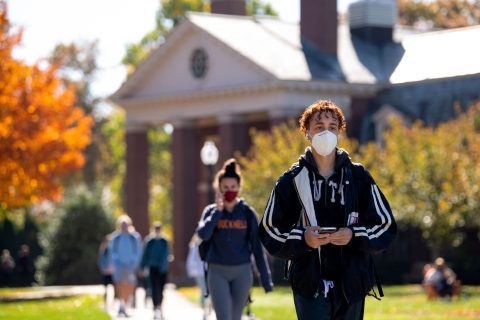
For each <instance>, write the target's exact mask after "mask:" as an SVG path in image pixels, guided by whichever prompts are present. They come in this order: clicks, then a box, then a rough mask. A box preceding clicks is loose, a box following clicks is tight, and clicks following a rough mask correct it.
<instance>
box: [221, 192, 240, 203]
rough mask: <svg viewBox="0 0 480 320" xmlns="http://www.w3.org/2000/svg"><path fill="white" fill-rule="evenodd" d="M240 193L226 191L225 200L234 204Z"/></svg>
mask: <svg viewBox="0 0 480 320" xmlns="http://www.w3.org/2000/svg"><path fill="white" fill-rule="evenodd" d="M237 194H238V191H225V193H224V194H223V199H225V201H227V202H232V201H233V200H235V198H236V197H237Z"/></svg>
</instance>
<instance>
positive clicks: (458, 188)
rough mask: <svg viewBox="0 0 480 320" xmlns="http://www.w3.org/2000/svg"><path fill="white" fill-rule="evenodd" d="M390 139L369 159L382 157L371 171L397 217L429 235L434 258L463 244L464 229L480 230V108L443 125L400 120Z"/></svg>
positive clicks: (371, 150) (387, 135) (369, 154)
mask: <svg viewBox="0 0 480 320" xmlns="http://www.w3.org/2000/svg"><path fill="white" fill-rule="evenodd" d="M384 141H385V146H384V148H383V149H380V148H378V147H373V146H369V149H368V151H365V150H367V149H365V150H364V152H363V156H365V157H370V158H372V157H373V156H374V157H376V160H375V161H374V162H372V163H371V165H370V167H369V169H370V171H371V172H372V173H373V174H374V176H376V177H377V180H378V181H377V182H378V183H379V184H381V187H382V190H383V192H384V193H385V195H386V197H387V198H388V199H389V201H390V204H391V207H392V209H393V212H394V215H395V217H396V218H397V219H398V220H400V221H404V222H407V223H409V224H411V225H413V226H416V227H419V228H420V229H421V230H422V231H423V236H424V238H425V239H426V240H427V244H428V246H429V247H430V249H431V251H432V256H433V257H436V256H438V254H439V253H440V252H441V251H442V249H444V248H446V247H448V246H451V245H453V246H459V245H460V244H461V243H462V240H463V238H464V236H465V235H464V233H463V232H462V227H464V226H466V225H467V226H471V227H474V226H480V218H479V216H478V209H479V207H480V202H479V198H480V192H479V186H480V178H479V177H480V175H479V173H480V169H479V164H480V163H479V159H480V158H479V143H480V104H479V103H477V104H476V105H475V106H473V107H471V108H470V109H469V110H468V111H467V112H466V113H462V114H460V113H459V114H458V116H457V118H455V119H452V120H449V121H447V122H445V123H441V124H439V125H438V126H437V127H431V126H425V125H424V124H423V123H422V122H420V121H419V122H416V123H414V124H413V125H412V126H410V127H405V126H404V125H403V123H402V122H401V121H400V120H399V119H394V120H392V123H391V129H390V130H389V131H387V132H386V133H385V136H384Z"/></svg>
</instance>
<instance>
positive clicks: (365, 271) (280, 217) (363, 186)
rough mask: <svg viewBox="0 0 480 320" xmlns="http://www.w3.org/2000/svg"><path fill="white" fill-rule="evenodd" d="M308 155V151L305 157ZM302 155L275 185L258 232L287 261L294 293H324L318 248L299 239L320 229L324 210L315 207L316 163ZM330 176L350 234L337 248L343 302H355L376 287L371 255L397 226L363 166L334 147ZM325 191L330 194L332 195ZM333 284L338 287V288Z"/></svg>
mask: <svg viewBox="0 0 480 320" xmlns="http://www.w3.org/2000/svg"><path fill="white" fill-rule="evenodd" d="M308 152H310V151H309V150H308V149H307V156H308ZM307 158H308V157H305V156H302V157H300V159H299V162H298V163H295V164H294V165H293V166H292V167H291V168H290V169H289V170H287V171H286V172H285V173H284V174H283V175H282V176H281V177H280V178H279V179H278V181H277V183H276V185H275V187H274V188H273V190H272V193H271V195H270V198H269V200H268V203H267V206H266V209H265V213H264V215H263V218H262V221H261V222H260V226H259V230H258V234H259V237H260V240H261V241H262V243H263V245H264V246H265V248H266V249H267V251H268V252H269V253H270V254H271V255H273V256H275V257H278V258H281V259H286V260H290V263H289V264H288V272H287V277H288V281H289V283H290V284H291V286H292V289H293V290H294V291H295V292H298V293H300V294H302V295H304V296H315V295H316V294H318V293H319V292H321V291H322V290H323V281H322V279H323V278H324V277H323V276H322V275H321V271H320V270H321V267H320V261H323V259H322V247H324V246H321V247H320V248H319V249H318V250H315V249H312V248H310V247H309V246H308V245H307V244H306V242H305V237H304V232H305V229H306V228H307V227H308V226H317V225H321V223H319V222H320V221H322V220H324V218H323V215H325V214H326V213H325V212H319V211H321V210H319V209H318V208H319V207H318V206H316V205H315V203H314V198H315V196H314V192H315V190H314V187H313V183H314V181H313V179H314V178H313V177H314V176H315V175H318V170H317V168H316V166H315V165H312V164H311V162H312V161H310V163H309V161H307ZM334 171H335V173H334V174H335V175H340V183H339V184H338V183H337V185H336V186H335V185H331V186H330V192H331V193H333V192H335V193H336V194H335V195H332V198H334V199H335V201H343V202H344V212H343V215H344V219H343V221H344V224H343V227H348V228H350V229H351V230H352V239H351V241H350V242H349V243H348V244H347V245H345V246H341V247H340V265H341V281H340V284H341V285H342V288H343V292H344V295H345V299H346V300H347V301H348V302H349V303H355V302H357V301H360V300H361V299H363V298H364V297H365V296H366V295H367V294H369V293H370V291H371V290H372V289H373V287H374V286H375V285H377V287H379V290H380V294H381V295H382V293H381V287H380V283H379V281H378V277H376V272H375V266H374V263H373V259H372V256H371V255H372V254H376V253H379V252H381V251H383V250H385V249H386V248H387V247H388V246H389V245H390V243H391V242H392V241H393V239H394V238H395V235H396V233H397V225H396V223H395V220H394V218H393V215H392V211H391V209H390V206H389V204H388V202H387V200H386V199H385V197H384V196H383V194H382V192H381V191H380V189H379V188H378V187H377V185H376V184H375V181H374V180H373V178H372V177H371V175H370V174H369V173H368V172H367V171H366V170H365V168H364V167H363V166H362V165H360V164H357V163H352V162H351V161H350V158H349V157H348V153H347V152H346V151H345V150H343V149H337V160H336V165H335V168H334ZM331 193H329V194H331ZM337 285H338V284H337Z"/></svg>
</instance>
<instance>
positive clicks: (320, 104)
mask: <svg viewBox="0 0 480 320" xmlns="http://www.w3.org/2000/svg"><path fill="white" fill-rule="evenodd" d="M317 112H318V116H317V117H320V116H321V115H322V113H324V112H325V113H327V114H330V115H331V116H332V118H333V119H337V120H338V131H340V132H342V131H345V128H346V127H347V122H346V121H345V116H344V115H343V112H342V109H340V108H339V107H337V106H336V105H335V103H333V102H332V100H318V101H315V102H314V103H312V104H311V105H310V106H309V107H308V108H306V109H305V111H303V113H302V116H301V117H300V120H299V121H298V122H299V123H300V131H301V132H303V133H304V134H305V133H307V130H308V129H309V125H310V119H311V118H312V116H313V115H314V114H315V113H317Z"/></svg>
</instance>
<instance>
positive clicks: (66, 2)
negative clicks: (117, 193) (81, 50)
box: [6, 0, 354, 96]
mask: <svg viewBox="0 0 480 320" xmlns="http://www.w3.org/2000/svg"><path fill="white" fill-rule="evenodd" d="M266 1H267V2H270V3H271V4H272V6H273V8H274V9H275V10H277V11H278V12H279V15H280V18H281V19H283V20H287V21H299V19H300V0H266ZM337 1H338V2H337V3H338V9H339V11H341V12H344V11H346V9H347V7H348V5H349V4H350V3H351V2H353V1H354V0H337ZM6 2H7V3H8V9H9V17H10V21H11V22H12V23H14V24H15V25H18V26H22V27H23V28H24V34H23V45H22V47H21V48H19V49H18V50H16V51H15V52H14V55H15V56H16V57H17V58H20V59H24V60H25V61H27V62H28V63H34V62H35V61H37V60H38V59H40V58H44V57H47V56H48V55H49V53H50V52H51V51H52V50H53V48H54V47H55V45H56V44H58V43H71V42H73V41H76V40H78V39H85V40H95V39H98V40H99V49H100V56H99V61H98V62H99V66H100V68H101V69H100V71H99V72H98V74H97V81H96V83H95V85H94V86H93V90H94V94H95V95H98V96H106V95H110V94H112V93H113V92H115V91H116V90H117V89H118V87H119V86H120V84H121V83H122V82H123V81H124V79H125V68H124V67H123V66H122V65H121V64H120V61H121V59H122V57H123V55H124V53H125V45H126V44H128V43H132V42H138V41H139V40H140V39H141V38H142V37H143V36H144V35H145V34H146V33H147V32H149V31H151V30H153V28H154V27H155V13H156V11H157V10H158V8H159V3H160V1H159V0H41V1H39V0H6Z"/></svg>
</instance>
